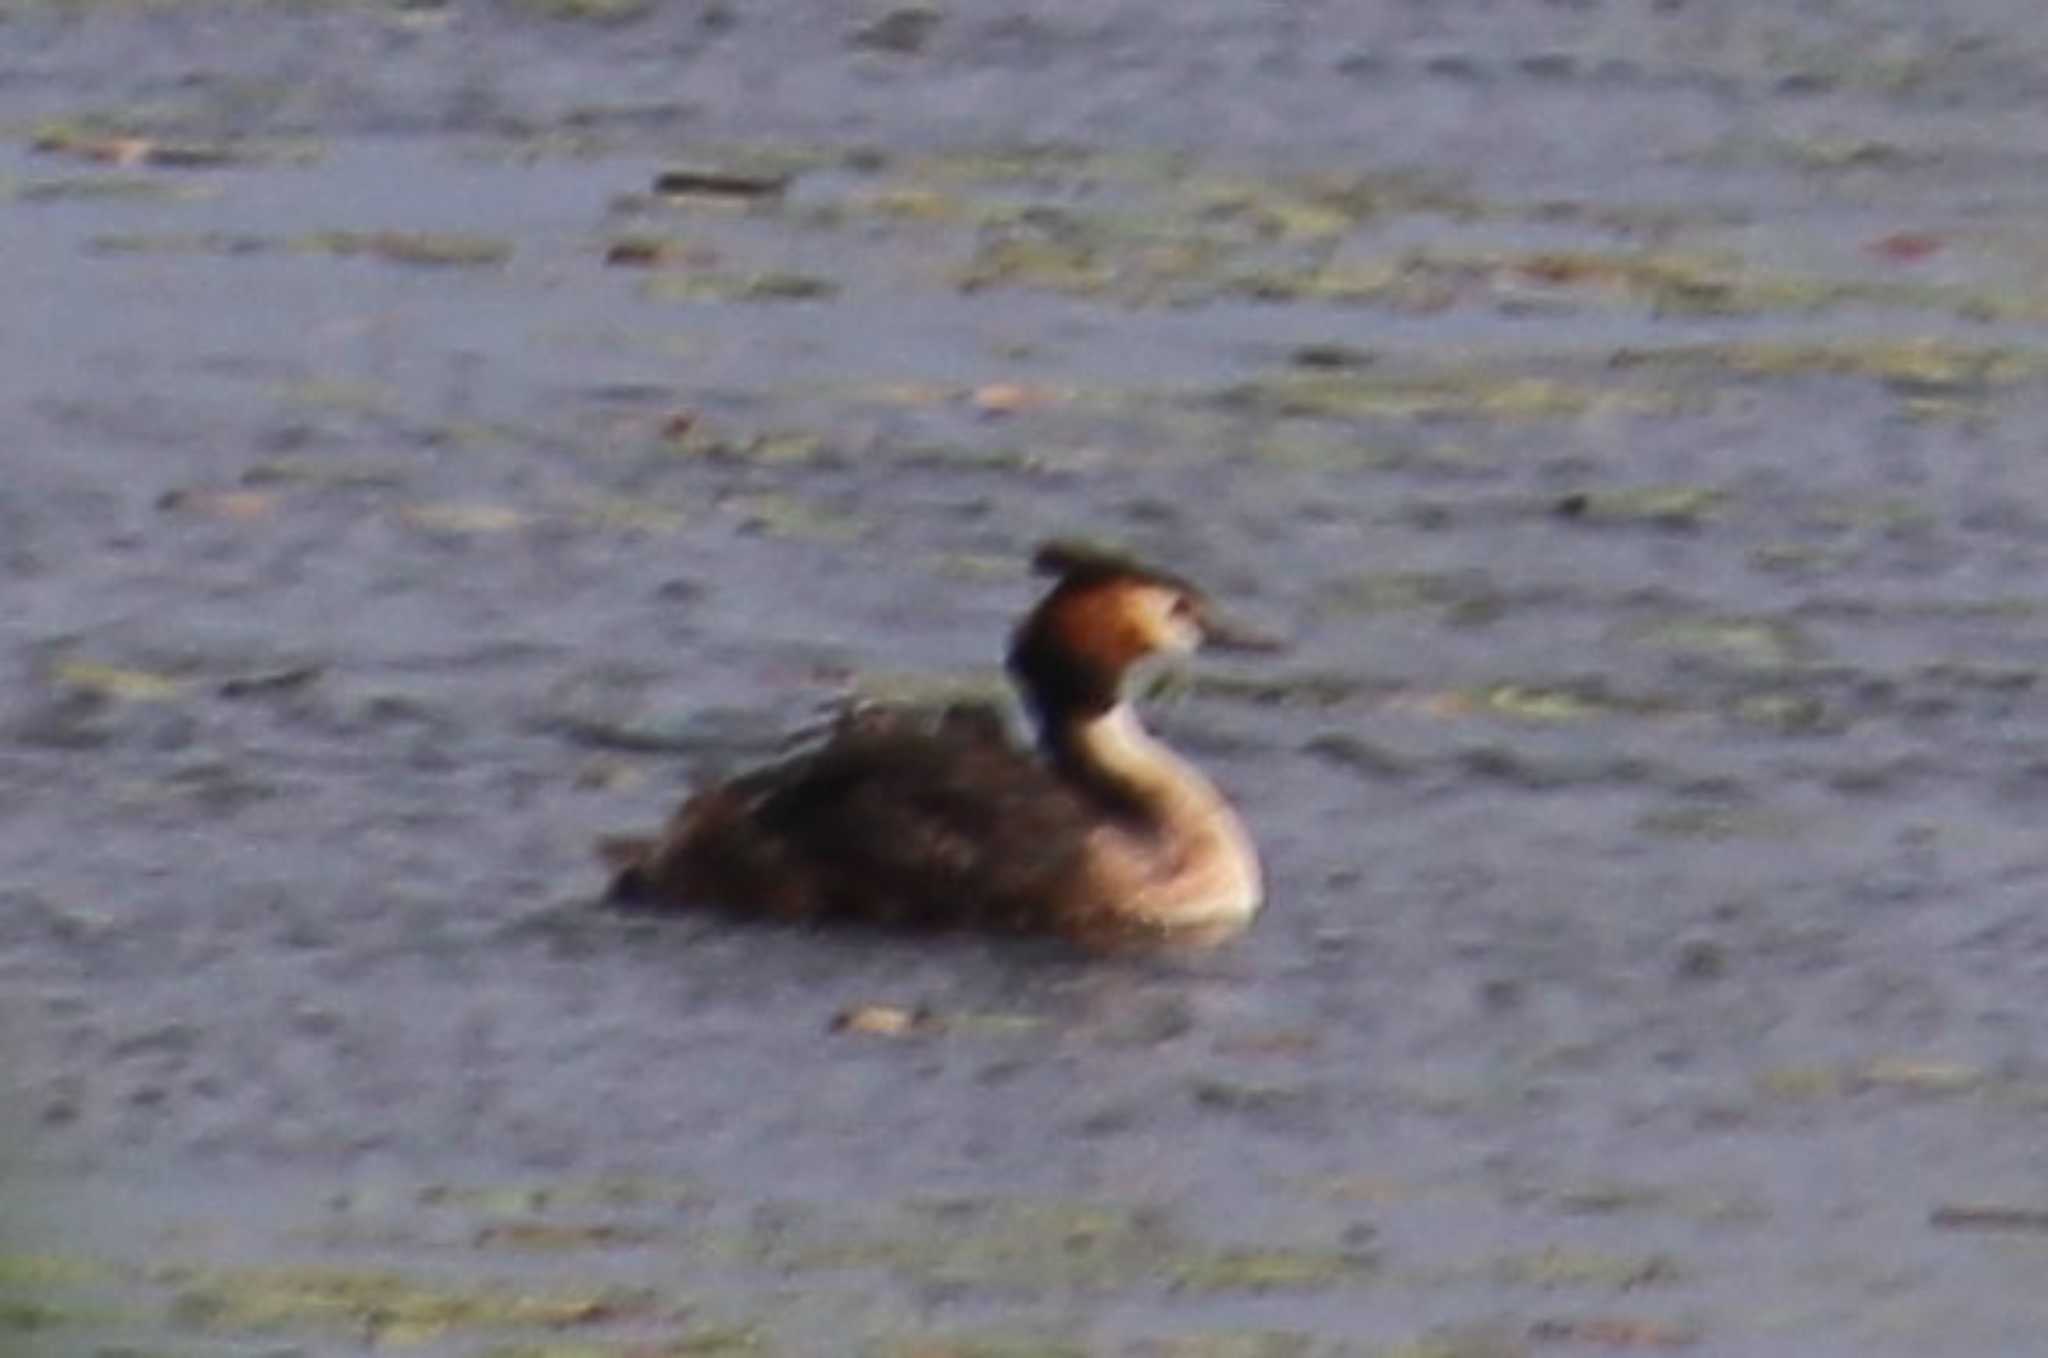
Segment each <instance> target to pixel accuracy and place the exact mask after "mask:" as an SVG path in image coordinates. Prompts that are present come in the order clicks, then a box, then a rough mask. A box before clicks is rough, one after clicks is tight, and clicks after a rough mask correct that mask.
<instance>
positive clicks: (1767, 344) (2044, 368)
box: [1612, 339, 2048, 395]
mask: <svg viewBox="0 0 2048 1358" xmlns="http://www.w3.org/2000/svg"><path fill="white" fill-rule="evenodd" d="M1612 363H1613V366H1614V367H1616V368H1623V369H1627V368H1649V369H1665V370H1672V371H1683V370H1687V369H1692V370H1698V371H1704V372H1709V373H1711V372H1714V371H1722V372H1729V373H1735V374H1738V375H1741V376H1747V377H1769V378H1792V377H1815V376H1821V377H1864V378H1870V379H1872V380H1875V381H1878V382H1882V383H1885V384H1887V385H1889V386H1891V387H1893V388H1894V389H1895V390H1898V391H1900V392H1901V393H1902V394H1908V395H1929V394H1968V393H1975V392H1982V391H1986V390H1989V389H1992V388H1997V387H2007V386H2012V385H2015V384H2017V383H2021V382H2031V381H2037V380H2039V379H2040V378H2041V377H2043V376H2044V375H2048V353H2044V352H2042V351H2040V350H2037V349H2031V348H2021V347H2017V346H2001V345H1966V344H1957V343H1954V342H1952V341H1948V340H1938V339H1906V340H1874V341H1860V342H1859V341H1841V342H1832V343H1802V342H1798V341H1778V340H1747V341H1735V342H1730V343H1723V344H1697V345H1674V346H1670V347H1666V348H1654V349H1622V350H1618V351H1616V353H1615V354H1614V356H1613V359H1612Z"/></svg>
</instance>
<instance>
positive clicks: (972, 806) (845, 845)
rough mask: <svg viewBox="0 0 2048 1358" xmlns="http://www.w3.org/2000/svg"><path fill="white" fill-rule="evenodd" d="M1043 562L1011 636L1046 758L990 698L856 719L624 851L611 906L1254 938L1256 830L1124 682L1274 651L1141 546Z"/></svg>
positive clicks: (1075, 932)
mask: <svg viewBox="0 0 2048 1358" xmlns="http://www.w3.org/2000/svg"><path fill="white" fill-rule="evenodd" d="M1032 564H1033V568H1034V569H1035V570H1036V571H1037V572H1038V573H1039V574H1042V575H1050V576H1054V577H1056V583H1055V584H1054V585H1053V587H1052V589H1051V591H1050V592H1049V593H1047V594H1046V596H1045V597H1044V598H1043V599H1041V600H1040V601H1039V602H1038V604H1037V606H1036V607H1034V608H1033V609H1032V610H1031V612H1030V613H1029V614H1028V615H1027V616H1026V617H1025V618H1024V620H1023V622H1022V623H1020V624H1019V625H1018V627H1017V629H1016V631H1015V633H1014V634H1013V635H1012V637H1011V643H1010V653H1009V669H1010V675H1011V677H1012V679H1013V680H1014V682H1015V683H1016V684H1017V686H1018V688H1019V689H1020V690H1021V691H1022V694H1023V697H1024V701H1025V705H1026V707H1027V709H1028V711H1029V714H1030V716H1031V718H1032V720H1033V722H1034V724H1035V726H1036V729H1037V736H1038V745H1037V749H1036V750H1026V749H1021V748H1019V747H1018V746H1017V745H1016V744H1015V743H1014V742H1013V741H1012V740H1011V739H1010V737H1009V733H1008V732H1007V730H1006V729H1005V724H1004V723H1003V721H1002V719H1001V718H1000V717H999V716H998V715H997V714H996V713H995V712H994V711H992V710H989V709H987V708H985V707H977V706H974V705H971V704H956V705H954V706H952V707H949V708H947V709H945V710H943V711H941V712H939V713H937V714H936V715H934V714H933V713H929V712H926V713H922V714H920V713H918V712H916V711H913V710H905V709H901V708H897V709H891V708H886V707H878V708H866V709H862V708H854V709H851V710H849V711H848V712H847V713H846V714H845V715H843V716H842V717H840V718H839V720H838V722H837V723H836V725H835V727H834V729H833V731H832V733H831V735H830V737H829V738H828V739H827V740H826V741H825V743H824V744H823V745H822V746H821V747H819V748H817V749H815V750H812V751H810V752H808V753H804V754H800V755H797V756H795V757H792V758H790V759H787V760H785V761H783V762H781V763H777V764H773V765H770V766H769V767H766V768H763V769H760V770H757V771H755V772H752V773H748V774H745V775H742V776H741V777H738V778H735V779H733V780H732V781H730V782H727V783H724V784H721V785H719V786H716V787H713V788H710V789H708V790H706V791H704V792H701V793H698V794H697V795H696V796H693V797H691V798H690V799H689V800H688V801H687V802H685V803H684V805H683V807H682V809H681V810H680V811H678V812H677V813H676V814H675V817H674V818H673V819H672V820H671V821H670V822H669V824H668V826H667V828H666V829H665V830H664V831H663V832H662V833H661V834H660V835H659V836H657V837H654V838H651V839H613V840H607V841H605V842H604V844H603V845H602V846H601V852H602V853H603V856H604V857H605V858H606V859H607V860H608V861H609V862H610V863H611V864H612V865H613V866H614V867H615V868H616V869H617V876H616V877H615V878H614V879H613V882H612V889H611V899H612V900H614V901H617V902H622V903H626V904H630V905H637V906H643V907H652V908H657V909H659V908H664V907H685V906H696V905H703V906H708V907H713V908H721V909H724V910H726V911H729V912H734V913H742V914H751V915H759V916H765V917H769V918H774V919H780V920H793V921H805V920H818V921H824V920H839V919H844V920H862V921H867V922H870V923H875V924H882V925H890V926H898V927H924V928H981V929H992V930H1002V931H1014V932H1026V933H1054V934H1059V935H1063V936H1065V937H1066V938H1068V939H1071V940H1073V941H1075V942H1078V943H1080V944H1082V945H1084V946H1088V947H1094V948H1122V947H1131V946H1144V945H1146V944H1152V943H1158V944H1170V943H1186V944H1206V943H1212V942H1218V941H1221V940H1222V939H1224V938H1227V937H1229V936H1230V935H1232V934H1235V933H1237V932H1238V931H1239V930H1241V929H1243V928H1244V927H1245V925H1246V924H1248V923H1249V922H1250V921H1251V918H1252V916H1253V914H1254V913H1255V912H1256V911H1257V910H1258V908H1259V905H1260V899H1261V886H1260V878H1259V860H1258V855H1257V853H1256V852H1255V851H1254V849H1253V847H1252V842H1251V837H1250V836H1249V835H1248V834H1247V833H1246V832H1245V828H1244V826H1243V824H1242V823H1241V822H1240V821H1239V820H1238V818H1237V815H1236V813H1235V812H1234V811H1232V810H1231V807H1230V804H1229V803H1228V802H1227V801H1225V800H1224V798H1223V795H1222V794H1221V793H1220V792H1218V791H1217V789H1216V786H1215V785H1214V784H1213V783H1211V782H1210V781H1209V780H1208V779H1207V778H1206V777H1204V776H1203V775H1202V774H1201V772H1200V771H1198V770H1197V769H1196V768H1195V767H1194V766H1193V765H1191V764H1189V763H1188V762H1187V761H1186V760H1184V759H1182V758H1181V757H1180V756H1178V755H1176V754H1174V753H1173V752H1172V751H1171V750H1169V749H1168V748H1167V747H1166V746H1165V745H1163V744H1161V743H1160V742H1159V741H1158V740H1156V739H1154V738H1153V737H1152V736H1150V735H1149V734H1147V733H1146V731H1145V729H1144V727H1143V726H1142V725H1141V724H1140V723H1139V721H1138V718H1137V715H1136V714H1135V712H1134V711H1133V710H1132V707H1131V704H1130V701H1129V700H1128V699H1127V698H1126V697H1125V695H1124V691H1123V690H1124V681H1125V678H1126V676H1127V675H1128V674H1129V673H1130V671H1131V669H1132V668H1133V667H1134V666H1136V665H1137V664H1138V663H1139V662H1141V661H1143V660H1145V659H1146V658H1147V657H1149V656H1152V655H1156V654H1162V653H1167V654H1172V653H1186V652H1188V651H1192V650H1193V649H1194V648H1195V647H1196V645H1197V644H1199V643H1200V642H1202V641H1203V640H1205V639H1206V640H1207V641H1209V642H1210V643H1211V644H1213V645H1222V646H1236V647H1239V648H1256V649H1269V648H1271V647H1272V646H1273V645H1274V643H1273V642H1271V641H1270V640H1268V639H1265V638H1261V637H1256V636H1251V635H1247V634H1244V633H1240V632H1236V631H1234V630H1232V629H1229V628H1227V627H1225V626H1223V625H1222V624H1220V623H1219V621H1218V620H1217V619H1216V618H1215V617H1214V616H1213V615H1212V613H1211V610H1210V608H1209V605H1208V602H1207V600H1206V599H1205V598H1204V596H1203V595H1202V593H1201V592H1200V591H1199V590H1197V589H1196V588H1195V587H1194V586H1193V585H1191V584H1189V583H1188V582H1187V581H1186V580H1183V579H1181V578H1180V577H1178V576H1175V575H1170V574H1167V573H1166V572H1164V571H1159V570H1154V569H1151V568H1150V567H1147V566H1144V565H1141V564H1139V563H1138V562H1136V561H1133V560H1131V559H1129V558H1127V557H1124V556H1120V555H1116V554H1113V553H1110V552H1106V551H1102V550H1100V549H1096V548H1092V547H1083V546H1077V545H1074V544H1070V543H1057V542H1055V543H1047V544H1045V545H1044V546H1041V547H1040V548H1039V549H1038V551H1037V554H1036V556H1035V557H1034V558H1033V562H1032Z"/></svg>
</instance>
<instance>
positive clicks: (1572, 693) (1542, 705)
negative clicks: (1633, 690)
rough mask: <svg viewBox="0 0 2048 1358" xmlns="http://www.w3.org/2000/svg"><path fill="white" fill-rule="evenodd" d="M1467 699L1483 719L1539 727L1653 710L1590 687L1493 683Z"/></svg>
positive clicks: (1636, 714)
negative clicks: (1498, 718)
mask: <svg viewBox="0 0 2048 1358" xmlns="http://www.w3.org/2000/svg"><path fill="white" fill-rule="evenodd" d="M1469 697H1470V701H1471V702H1472V704H1473V707H1474V708H1475V709H1476V710H1477V711H1479V712H1481V713H1483V714H1485V715H1487V716H1492V717H1507V718H1510V719H1511V720H1514V721H1525V722H1534V723H1538V724H1542V725H1554V724H1557V723H1560V722H1577V721H1586V720H1588V719H1590V718H1594V717H1610V716H1641V715H1644V714H1646V713H1649V712H1652V711H1654V710H1656V709H1655V708H1653V707H1652V706H1651V705H1650V704H1648V703H1645V702H1643V701H1642V700H1640V699H1632V698H1623V697H1620V696H1617V695H1614V694H1610V693H1607V692H1605V691H1604V690H1602V689H1599V688H1596V687H1593V686H1590V685H1579V686H1572V687H1564V686H1559V685H1551V684H1494V685H1491V686H1489V687H1486V688H1482V689H1475V690H1473V691H1472V692H1471V694H1470V695H1469Z"/></svg>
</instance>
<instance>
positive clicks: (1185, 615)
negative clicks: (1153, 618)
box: [1170, 594, 1195, 622]
mask: <svg viewBox="0 0 2048 1358" xmlns="http://www.w3.org/2000/svg"><path fill="white" fill-rule="evenodd" d="M1170 611H1171V613H1172V615H1173V616H1174V617H1175V618H1178V619H1179V620H1180V621H1182V622H1193V621H1194V620H1195V601H1194V600H1193V599H1190V598H1189V597H1188V596H1187V595H1185V594H1176V595H1174V596H1173V608H1172V609H1171V610H1170Z"/></svg>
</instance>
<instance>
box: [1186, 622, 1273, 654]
mask: <svg viewBox="0 0 2048 1358" xmlns="http://www.w3.org/2000/svg"><path fill="white" fill-rule="evenodd" d="M1202 644H1203V645H1205V646H1210V647H1213V648H1215V649H1216V650H1219V651H1284V650H1286V649H1287V638H1285V637H1283V636H1281V635H1279V634H1278V633H1276V632H1269V631H1267V630H1266V629H1264V628H1262V627H1255V626H1253V625H1252V624H1251V623H1248V622H1246V621H1244V620H1243V619H1242V618H1232V617H1227V616H1224V615H1222V614H1218V613H1213V612H1205V613H1204V614H1203V616H1202Z"/></svg>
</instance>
